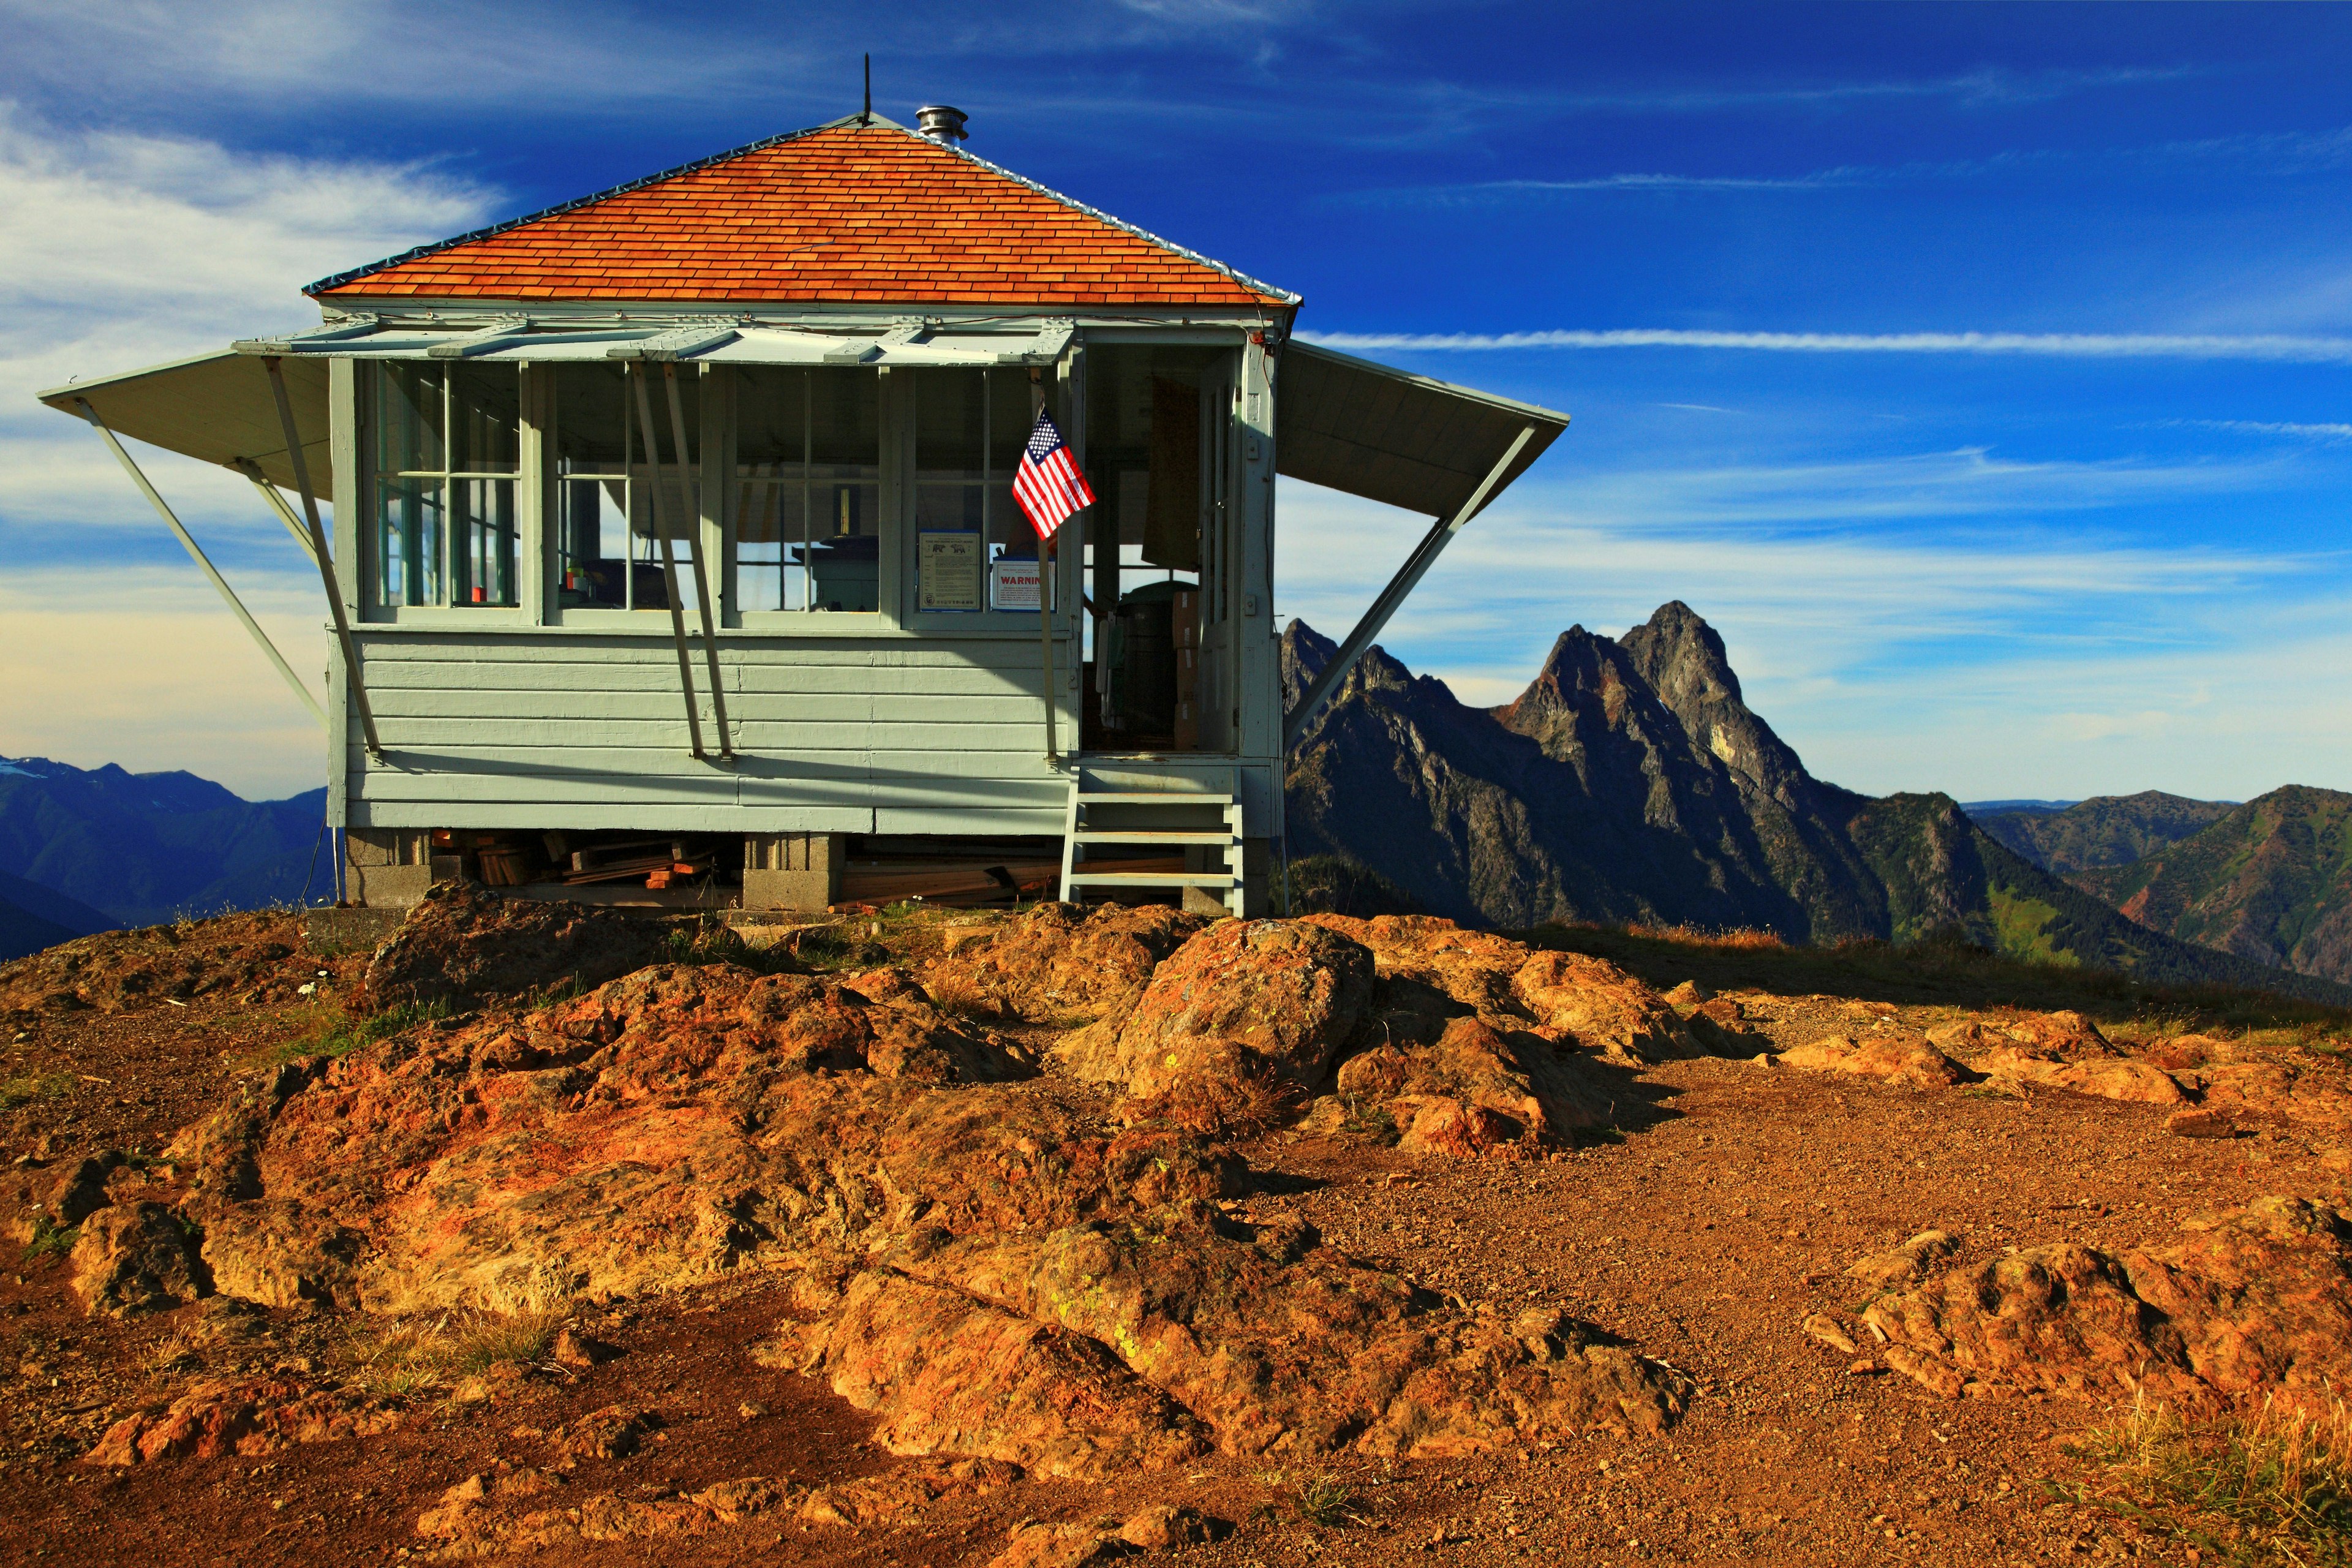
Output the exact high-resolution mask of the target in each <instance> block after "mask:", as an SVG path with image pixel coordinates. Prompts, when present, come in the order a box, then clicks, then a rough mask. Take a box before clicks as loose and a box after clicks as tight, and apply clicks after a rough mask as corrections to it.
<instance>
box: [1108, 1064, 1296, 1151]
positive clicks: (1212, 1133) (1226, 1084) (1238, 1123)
mask: <svg viewBox="0 0 2352 1568" xmlns="http://www.w3.org/2000/svg"><path fill="white" fill-rule="evenodd" d="M1297 1111H1298V1090H1297V1087H1296V1086H1295V1085H1292V1084H1288V1083H1285V1082H1283V1081H1282V1080H1280V1079H1276V1077H1275V1076H1274V1075H1273V1074H1272V1073H1266V1072H1256V1073H1244V1074H1242V1075H1240V1076H1239V1077H1235V1078H1225V1079H1213V1078H1208V1077H1200V1078H1188V1079H1184V1080H1183V1081H1181V1082H1180V1083H1177V1084H1174V1085H1172V1086H1171V1087H1170V1088H1167V1089H1161V1090H1160V1092H1159V1093H1158V1094H1153V1095H1146V1096H1142V1097H1140V1098H1139V1099H1136V1100H1129V1102H1128V1103H1127V1105H1126V1106H1125V1107H1124V1108H1123V1110H1122V1111H1121V1114H1122V1115H1124V1116H1125V1117H1126V1118H1127V1120H1128V1121H1165V1122H1168V1123H1170V1124H1171V1125H1173V1126H1177V1127H1181V1128H1182V1129H1184V1130H1185V1131H1188V1132H1197V1133H1199V1134H1200V1135H1201V1136H1202V1137H1204V1138H1247V1137H1251V1136H1253V1135H1254V1134H1256V1133H1259V1132H1263V1131H1266V1130H1267V1129H1268V1128H1270V1127H1279V1126H1281V1125H1282V1124H1283V1123H1284V1122H1286V1121H1290V1120H1291V1119H1292V1118H1293V1117H1294V1116H1296V1115H1297Z"/></svg>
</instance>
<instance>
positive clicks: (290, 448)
mask: <svg viewBox="0 0 2352 1568" xmlns="http://www.w3.org/2000/svg"><path fill="white" fill-rule="evenodd" d="M261 368H262V369H264V370H266V371H268V373H269V392H270V395H271V396H273V397H275V398H276V399H277V400H278V425H279V426H281V427H283V429H284V430H285V432H286V460H287V462H288V463H289V464H291V465H292V467H293V469H294V491H295V493H296V494H297V495H299V496H300V497H301V498H302V516H303V518H304V519H305V520H306V521H308V522H309V523H310V555H311V558H312V559H313V560H315V561H317V562H318V563H319V581H320V582H321V583H323V584H326V588H327V608H328V609H330V610H331V611H333V612H334V616H335V641H336V644H337V646H339V647H341V649H342V653H343V679H346V680H348V681H349V682H351V688H352V705H353V706H354V707H356V708H357V709H358V710H359V711H360V733H361V735H362V737H364V738H365V742H366V744H367V751H368V755H369V756H372V757H375V758H377V759H379V760H381V759H382V758H383V742H382V741H381V740H379V739H378V738H377V736H376V732H375V710H374V709H373V708H371V707H369V706H368V696H367V682H366V681H364V680H362V679H361V678H360V650H359V648H358V647H357V646H356V645H355V644H354V643H353V642H352V621H351V617H350V616H346V615H345V614H344V613H343V591H342V589H341V587H339V586H337V584H336V583H335V558H334V555H333V552H331V551H329V550H328V548H327V531H326V530H325V529H323V528H320V526H319V497H318V494H317V492H315V491H313V490H312V489H310V464H309V463H308V462H306V461H304V460H303V457H302V433H301V431H299V430H298V429H296V428H295V426H294V402H293V400H292V399H291V398H289V397H288V396H287V395H286V374H285V371H284V370H283V369H282V368H281V367H280V366H279V364H278V356H277V355H276V354H268V355H265V356H264V357H263V359H262V361H261Z"/></svg>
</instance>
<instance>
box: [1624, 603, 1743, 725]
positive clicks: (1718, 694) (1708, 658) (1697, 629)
mask: <svg viewBox="0 0 2352 1568" xmlns="http://www.w3.org/2000/svg"><path fill="white" fill-rule="evenodd" d="M1617 641H1618V643H1619V645H1620V646H1622V647H1623V648H1624V649H1625V651H1626V652H1627V653H1629V654H1631V655H1633V662H1634V665H1635V666H1636V667H1637V668H1639V669H1640V670H1641V671H1642V674H1643V677H1644V679H1647V680H1648V681H1649V683H1650V684H1651V686H1652V687H1654V689H1656V691H1657V693H1658V695H1659V696H1660V697H1661V698H1663V699H1664V700H1665V701H1666V703H1667V704H1668V705H1669V706H1675V705H1676V704H1677V702H1678V700H1696V701H1704V702H1738V703H1743V704H1744V703H1745V701H1746V699H1745V698H1744V697H1742V696H1741V694H1740V690H1739V677H1738V675H1737V674H1735V673H1734V672H1733V670H1732V668H1731V656H1730V654H1729V652H1728V651H1727V649H1726V648H1725V647H1724V646H1723V637H1721V635H1720V634H1718V633H1717V631H1716V629H1715V628H1714V627H1713V626H1709V625H1707V624H1706V617H1704V616H1701V615H1700V614H1699V613H1698V612H1697V611H1696V610H1694V609H1692V608H1691V607H1690V606H1689V605H1685V604H1684V603H1683V602H1682V601H1681V600H1680V599H1669V600H1667V601H1666V602H1665V603H1664V604H1663V605H1659V606H1658V607H1657V609H1656V610H1655V611H1654V613H1653V614H1652V615H1651V616H1650V618H1649V619H1648V620H1647V621H1645V622H1643V624H1642V625H1640V626H1635V627H1633V629H1632V630H1631V631H1629V632H1627V633H1626V634H1625V635H1624V636H1623V637H1619V638H1618V639H1617Z"/></svg>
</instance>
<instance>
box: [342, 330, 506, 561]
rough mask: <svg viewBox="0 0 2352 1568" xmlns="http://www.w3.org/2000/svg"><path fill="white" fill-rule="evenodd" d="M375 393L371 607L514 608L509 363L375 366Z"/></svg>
mask: <svg viewBox="0 0 2352 1568" xmlns="http://www.w3.org/2000/svg"><path fill="white" fill-rule="evenodd" d="M376 392H377V395H376V451H375V490H376V494H375V509H374V518H375V522H374V529H373V532H374V539H373V545H374V554H375V596H376V604H377V605H378V606H379V607H383V608H395V607H399V606H404V605H484V606H511V605H515V604H516V603H518V602H519V601H518V598H517V581H516V577H515V570H516V560H515V546H516V542H517V540H518V538H519V532H518V527H517V520H516V515H515V480H516V472H517V466H518V460H519V455H520V451H521V442H520V418H521V396H520V392H521V380H520V375H519V374H518V371H517V367H515V366H514V365H510V364H457V365H439V364H384V365H380V366H378V367H377V378H376Z"/></svg>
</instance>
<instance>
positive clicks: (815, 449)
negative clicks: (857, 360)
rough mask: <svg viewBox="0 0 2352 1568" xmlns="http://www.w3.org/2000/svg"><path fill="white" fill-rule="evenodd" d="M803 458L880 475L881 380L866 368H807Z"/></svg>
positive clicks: (864, 474)
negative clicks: (807, 440)
mask: <svg viewBox="0 0 2352 1568" xmlns="http://www.w3.org/2000/svg"><path fill="white" fill-rule="evenodd" d="M803 374H806V375H807V376H808V378H809V380H808V387H809V412H810V416H811V417H810V424H811V426H812V429H811V432H810V434H811V439H812V444H811V447H810V449H809V460H810V461H811V462H813V463H822V464H825V465H828V466H830V467H833V468H841V469H845V470H847V469H855V470H856V472H857V477H859V478H863V479H880V478H881V477H882V378H881V377H880V376H878V375H877V374H875V373H874V372H872V371H870V370H845V369H841V368H838V367H836V368H834V369H830V370H812V371H807V372H804V373H803Z"/></svg>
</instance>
